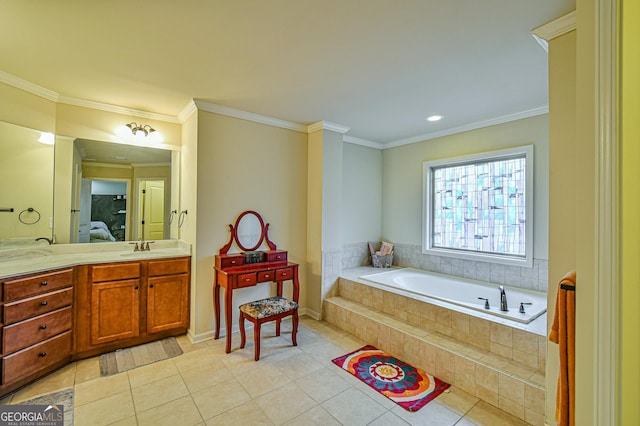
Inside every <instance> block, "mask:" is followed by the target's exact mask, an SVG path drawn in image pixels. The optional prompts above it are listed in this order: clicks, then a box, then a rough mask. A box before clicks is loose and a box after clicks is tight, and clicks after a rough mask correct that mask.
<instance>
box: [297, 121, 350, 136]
mask: <svg viewBox="0 0 640 426" xmlns="http://www.w3.org/2000/svg"><path fill="white" fill-rule="evenodd" d="M318 130H330V131H332V132H336V133H341V134H343V135H344V134H345V133H347V132H348V131H349V130H351V127H347V126H343V125H341V124H337V123H332V122H330V121H316V122H315V123H312V124H309V125H308V126H307V133H313V132H317V131H318Z"/></svg>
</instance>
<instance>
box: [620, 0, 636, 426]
mask: <svg viewBox="0 0 640 426" xmlns="http://www.w3.org/2000/svg"><path fill="white" fill-rule="evenodd" d="M621 3H622V5H623V6H622V7H623V8H624V14H623V16H622V23H621V24H619V25H620V26H621V33H620V35H621V38H622V40H621V44H622V53H621V58H622V59H621V64H620V65H621V75H620V79H621V87H620V89H619V90H620V91H619V96H620V98H621V103H620V108H621V123H622V124H621V128H620V151H621V153H622V155H621V163H620V168H621V198H622V205H621V226H622V231H623V232H621V259H620V262H621V265H622V267H621V271H620V272H621V277H620V278H621V290H620V293H621V295H620V300H621V303H620V305H621V306H620V309H621V315H620V325H621V330H620V332H621V339H622V344H621V348H620V377H621V383H620V384H621V386H620V389H621V393H622V395H621V398H620V405H621V413H620V424H624V425H627V424H634V423H637V422H638V419H640V405H639V404H638V401H640V362H638V357H639V354H640V333H639V332H638V330H640V309H639V308H638V303H639V302H640V262H638V259H640V239H639V238H638V236H640V221H638V211H640V185H639V182H640V167H638V165H639V164H640V144H639V143H638V141H639V140H640V120H638V117H640V77H639V76H640V50H639V49H638V46H640V26H639V25H638V22H640V2H638V1H637V0H623V1H622V2H621Z"/></svg>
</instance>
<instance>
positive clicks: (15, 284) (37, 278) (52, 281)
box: [4, 269, 73, 302]
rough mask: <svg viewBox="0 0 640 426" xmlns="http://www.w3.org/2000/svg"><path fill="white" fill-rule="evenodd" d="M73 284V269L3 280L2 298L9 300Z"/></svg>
mask: <svg viewBox="0 0 640 426" xmlns="http://www.w3.org/2000/svg"><path fill="white" fill-rule="evenodd" d="M72 284H73V269H65V270H61V271H56V272H51V273H47V274H38V275H32V276H30V277H24V278H17V279H10V280H7V281H5V282H4V300H5V302H10V301H12V300H16V299H22V298H24V297H29V296H34V295H36V294H41V293H45V292H48V291H51V290H57V289H59V288H62V287H69V286H71V285H72Z"/></svg>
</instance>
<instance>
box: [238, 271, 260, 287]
mask: <svg viewBox="0 0 640 426" xmlns="http://www.w3.org/2000/svg"><path fill="white" fill-rule="evenodd" d="M257 283H258V281H257V280H256V274H255V272H254V273H251V274H240V275H238V287H250V286H252V285H256V284H257Z"/></svg>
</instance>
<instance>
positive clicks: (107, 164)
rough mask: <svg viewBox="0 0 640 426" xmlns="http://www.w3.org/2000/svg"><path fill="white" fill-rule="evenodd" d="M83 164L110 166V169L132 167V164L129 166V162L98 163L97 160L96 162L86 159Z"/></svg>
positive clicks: (88, 165)
mask: <svg viewBox="0 0 640 426" xmlns="http://www.w3.org/2000/svg"><path fill="white" fill-rule="evenodd" d="M85 161H86V160H85ZM83 166H87V167H103V168H110V169H132V168H133V166H131V165H129V164H111V163H99V162H97V161H96V162H93V161H87V162H86V164H83Z"/></svg>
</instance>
